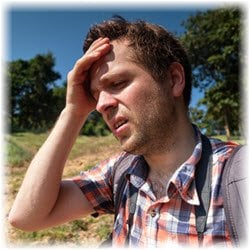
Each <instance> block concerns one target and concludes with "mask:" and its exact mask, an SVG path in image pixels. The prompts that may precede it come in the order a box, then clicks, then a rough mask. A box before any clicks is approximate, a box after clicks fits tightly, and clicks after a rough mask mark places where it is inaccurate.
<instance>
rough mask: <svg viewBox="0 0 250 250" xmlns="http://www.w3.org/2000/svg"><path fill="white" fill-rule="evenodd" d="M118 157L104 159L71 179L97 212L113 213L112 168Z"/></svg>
mask: <svg viewBox="0 0 250 250" xmlns="http://www.w3.org/2000/svg"><path fill="white" fill-rule="evenodd" d="M120 157H122V155H118V156H116V157H113V158H110V159H108V160H105V161H103V162H101V163H100V164H98V165H96V166H95V167H93V168H92V169H90V170H87V171H82V172H81V173H80V174H79V175H78V176H75V177H73V179H72V180H73V181H74V183H75V184H76V185H77V186H78V187H79V188H80V190H81V191H82V193H83V195H84V196H85V197H86V198H87V200H88V201H89V202H90V204H91V205H92V206H93V208H94V210H95V211H96V213H98V214H106V213H114V200H113V172H112V169H113V167H114V164H115V163H116V162H117V161H118V160H119V159H120Z"/></svg>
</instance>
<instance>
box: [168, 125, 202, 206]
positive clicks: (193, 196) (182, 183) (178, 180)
mask: <svg viewBox="0 0 250 250" xmlns="http://www.w3.org/2000/svg"><path fill="white" fill-rule="evenodd" d="M193 128H194V131H195V136H196V146H195V148H194V151H193V153H192V155H191V156H190V157H189V159H188V160H187V161H186V162H184V163H183V164H182V165H181V166H180V167H179V168H178V169H177V170H176V171H175V173H174V174H173V176H172V177H171V179H170V181H169V183H168V187H167V193H168V194H171V193H173V190H172V189H173V187H175V189H176V190H177V191H178V192H179V194H180V195H181V197H182V198H183V200H185V201H186V202H187V203H189V204H191V205H199V204H200V202H199V197H198V193H197V190H196V187H195V169H196V166H197V164H198V162H199V160H200V159H201V152H202V143H201V133H200V131H199V129H198V128H197V127H196V126H195V125H193ZM171 183H172V184H173V185H170V184H171Z"/></svg>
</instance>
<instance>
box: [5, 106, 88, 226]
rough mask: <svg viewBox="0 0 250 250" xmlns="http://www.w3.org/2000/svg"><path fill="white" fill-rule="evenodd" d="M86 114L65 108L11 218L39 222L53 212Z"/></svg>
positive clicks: (28, 177) (24, 221) (32, 170)
mask: <svg viewBox="0 0 250 250" xmlns="http://www.w3.org/2000/svg"><path fill="white" fill-rule="evenodd" d="M86 117H87V116H86ZM86 117H85V118H82V117H78V116H74V115H73V114H72V112H68V111H67V110H66V109H65V110H63V111H62V113H61V115H60V117H59V119H58V121H57V123H56V125H55V127H54V129H53V130H52V132H51V134H50V135H49V137H48V138H47V140H46V141H45V143H44V144H43V146H42V147H41V148H40V150H39V151H38V153H37V154H36V156H35V157H34V159H33V160H32V162H31V164H30V166H29V168H28V171H27V173H26V175H25V178H24V181H23V183H22V185H21V188H20V190H19V192H18V195H17V197H16V200H15V202H14V204H13V207H12V210H11V212H10V218H12V220H19V222H18V223H30V222H32V223H39V221H42V220H43V219H45V218H46V216H47V215H48V214H49V213H50V212H51V210H52V209H53V207H54V206H55V203H56V201H57V198H58V194H59V190H60V183H61V178H62V173H63V168H64V165H65V162H66V160H67V158H68V155H69V153H70V150H71V148H72V146H73V144H74V142H75V140H76V138H77V136H78V134H79V131H80V129H81V127H82V125H83V123H84V121H85V119H86ZM10 220H11V219H10ZM20 220H21V222H20ZM14 223H15V222H14Z"/></svg>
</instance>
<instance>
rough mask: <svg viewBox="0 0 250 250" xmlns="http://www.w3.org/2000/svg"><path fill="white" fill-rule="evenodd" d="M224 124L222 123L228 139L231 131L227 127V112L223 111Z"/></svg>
mask: <svg viewBox="0 0 250 250" xmlns="http://www.w3.org/2000/svg"><path fill="white" fill-rule="evenodd" d="M224 117H225V125H224V129H225V131H226V136H227V140H228V141H229V140H230V138H231V132H230V129H229V123H228V118H227V114H226V113H225V116H224Z"/></svg>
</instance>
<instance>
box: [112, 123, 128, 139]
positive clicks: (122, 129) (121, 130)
mask: <svg viewBox="0 0 250 250" xmlns="http://www.w3.org/2000/svg"><path fill="white" fill-rule="evenodd" d="M127 129H128V123H127V122H126V123H124V124H123V125H121V126H120V127H119V128H117V129H115V130H114V135H115V136H116V137H119V136H121V135H122V133H124V132H125V131H126V130H127Z"/></svg>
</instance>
